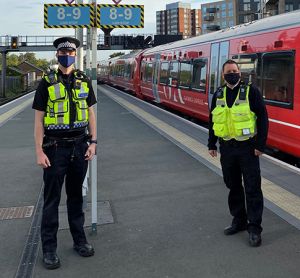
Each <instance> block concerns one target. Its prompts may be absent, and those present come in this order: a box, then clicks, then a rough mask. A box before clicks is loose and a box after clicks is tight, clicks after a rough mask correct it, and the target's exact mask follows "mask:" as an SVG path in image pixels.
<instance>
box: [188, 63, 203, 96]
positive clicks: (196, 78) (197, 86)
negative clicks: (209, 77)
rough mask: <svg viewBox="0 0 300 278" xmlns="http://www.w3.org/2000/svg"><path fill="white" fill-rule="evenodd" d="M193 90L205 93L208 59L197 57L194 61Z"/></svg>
mask: <svg viewBox="0 0 300 278" xmlns="http://www.w3.org/2000/svg"><path fill="white" fill-rule="evenodd" d="M192 73H193V74H192V84H191V87H192V90H195V91H198V92H203V93H205V88H206V60H204V59H196V60H194V61H193V71H192Z"/></svg>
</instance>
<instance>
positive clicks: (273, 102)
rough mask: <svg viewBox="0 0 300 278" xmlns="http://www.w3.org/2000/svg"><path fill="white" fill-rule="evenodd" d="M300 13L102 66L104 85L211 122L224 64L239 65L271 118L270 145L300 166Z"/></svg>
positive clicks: (134, 53) (118, 59) (100, 71)
mask: <svg viewBox="0 0 300 278" xmlns="http://www.w3.org/2000/svg"><path fill="white" fill-rule="evenodd" d="M299 18H300V11H299V10H298V11H294V12H289V13H285V14H281V15H276V16H272V17H267V18H264V19H260V20H256V21H252V22H249V23H246V24H242V25H238V26H234V27H229V28H227V29H224V30H219V31H216V32H212V33H208V34H203V35H200V36H197V37H193V38H189V39H185V40H181V41H177V42H173V43H168V44H165V45H160V46H156V47H153V48H149V49H144V50H139V51H134V52H132V53H129V54H126V55H123V56H120V57H117V58H114V59H111V60H109V61H108V62H107V64H106V65H99V71H98V80H99V82H103V83H107V84H110V85H113V86H118V87H120V88H122V89H124V90H127V91H129V92H131V93H132V94H133V95H135V96H136V97H138V98H140V99H143V100H147V101H152V102H154V103H158V104H159V105H160V106H163V107H166V108H170V109H172V110H175V111H178V112H180V113H182V114H185V115H187V116H190V117H192V118H196V119H199V120H201V121H204V122H207V121H208V120H209V108H210V103H211V100H212V96H213V94H214V92H215V91H216V90H217V88H218V87H219V86H221V85H222V84H223V81H222V78H221V72H222V65H223V63H224V62H225V61H226V60H227V59H233V60H235V61H236V62H237V63H238V65H239V67H240V70H241V75H242V80H243V81H245V82H251V83H252V84H254V85H255V86H256V87H258V88H259V89H260V91H261V93H262V96H263V98H264V100H265V103H266V106H267V111H268V115H269V133H268V139H267V145H268V146H269V147H270V148H271V149H273V150H275V151H281V152H284V153H287V154H290V155H292V156H293V157H294V158H296V161H297V163H300V78H299V79H298V77H299V76H300V21H299Z"/></svg>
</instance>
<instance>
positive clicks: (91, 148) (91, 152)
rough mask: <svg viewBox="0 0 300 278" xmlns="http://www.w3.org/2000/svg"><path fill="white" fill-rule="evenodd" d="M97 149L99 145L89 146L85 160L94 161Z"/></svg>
mask: <svg viewBox="0 0 300 278" xmlns="http://www.w3.org/2000/svg"><path fill="white" fill-rule="evenodd" d="M96 147H97V145H96V144H94V143H92V144H90V145H89V147H88V149H87V151H86V153H85V160H92V159H93V157H94V155H95V154H96Z"/></svg>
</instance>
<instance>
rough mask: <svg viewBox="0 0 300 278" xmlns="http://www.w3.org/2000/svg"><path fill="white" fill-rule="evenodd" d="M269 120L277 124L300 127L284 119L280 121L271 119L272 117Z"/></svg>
mask: <svg viewBox="0 0 300 278" xmlns="http://www.w3.org/2000/svg"><path fill="white" fill-rule="evenodd" d="M269 121H270V122H273V123H276V124H281V125H286V126H289V127H293V128H297V129H300V126H299V125H293V124H290V123H287V122H282V121H278V120H274V119H270V118H269Z"/></svg>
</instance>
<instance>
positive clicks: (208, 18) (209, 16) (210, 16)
mask: <svg viewBox="0 0 300 278" xmlns="http://www.w3.org/2000/svg"><path fill="white" fill-rule="evenodd" d="M214 19H215V17H214V16H213V15H206V16H204V18H203V20H204V21H214Z"/></svg>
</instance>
